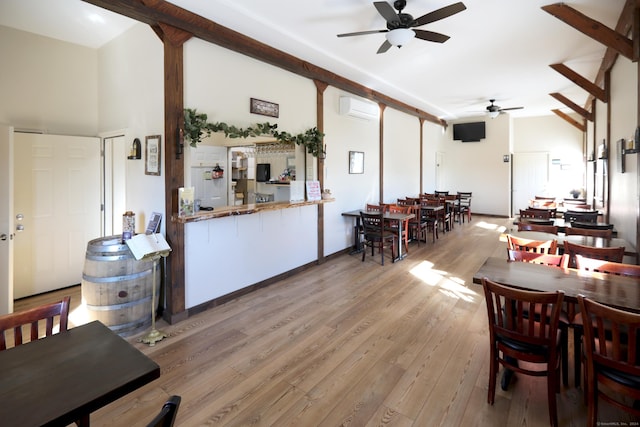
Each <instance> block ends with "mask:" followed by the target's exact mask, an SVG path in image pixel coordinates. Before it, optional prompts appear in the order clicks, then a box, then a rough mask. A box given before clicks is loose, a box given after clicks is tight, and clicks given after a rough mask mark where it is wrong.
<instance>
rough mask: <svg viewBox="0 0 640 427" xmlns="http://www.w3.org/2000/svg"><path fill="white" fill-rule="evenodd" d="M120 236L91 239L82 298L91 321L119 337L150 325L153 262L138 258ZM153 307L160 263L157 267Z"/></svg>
mask: <svg viewBox="0 0 640 427" xmlns="http://www.w3.org/2000/svg"><path fill="white" fill-rule="evenodd" d="M121 239H122V237H121V236H120V235H117V236H109V237H101V238H99V239H94V240H91V241H90V242H89V243H88V244H87V254H86V258H85V263H84V270H83V272H82V286H81V288H82V301H83V304H84V305H85V306H86V308H87V312H88V316H89V319H90V320H99V321H101V322H102V323H104V324H105V325H106V326H108V327H109V328H110V329H111V330H112V331H114V332H115V333H117V334H118V335H120V336H123V337H125V336H130V335H134V334H136V333H139V332H143V331H144V330H145V329H146V328H147V327H149V326H150V325H151V297H152V289H153V261H151V260H140V261H137V260H136V259H135V258H134V257H133V254H132V253H131V251H130V250H129V247H128V246H127V245H126V244H123V243H122V240H121ZM155 283H156V308H155V309H154V313H155V310H157V301H158V299H159V298H158V296H159V294H160V266H159V265H158V267H157V269H156V280H155Z"/></svg>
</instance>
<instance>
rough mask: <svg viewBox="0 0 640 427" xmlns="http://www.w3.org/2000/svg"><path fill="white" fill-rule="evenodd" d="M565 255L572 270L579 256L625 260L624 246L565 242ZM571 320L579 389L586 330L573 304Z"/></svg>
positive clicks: (575, 376) (575, 266)
mask: <svg viewBox="0 0 640 427" xmlns="http://www.w3.org/2000/svg"><path fill="white" fill-rule="evenodd" d="M564 253H565V254H567V255H569V267H570V268H577V266H578V265H577V257H578V255H580V256H583V257H586V258H592V259H597V260H600V261H607V262H617V263H621V262H622V261H623V260H624V246H615V247H608V248H596V247H593V246H585V245H579V244H577V243H571V242H564ZM569 320H570V321H571V328H572V329H573V353H574V378H575V384H576V387H577V386H579V385H580V371H581V369H580V367H581V363H582V359H581V357H580V348H581V344H582V334H583V329H584V328H583V324H582V323H583V320H582V315H581V314H580V312H578V313H575V304H571V306H570V307H569Z"/></svg>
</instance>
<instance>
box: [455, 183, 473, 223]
mask: <svg viewBox="0 0 640 427" xmlns="http://www.w3.org/2000/svg"><path fill="white" fill-rule="evenodd" d="M472 194H473V192H471V191H458V196H460V211H461V213H462V222H464V216H465V215H466V216H467V219H468V220H469V222H471V196H472Z"/></svg>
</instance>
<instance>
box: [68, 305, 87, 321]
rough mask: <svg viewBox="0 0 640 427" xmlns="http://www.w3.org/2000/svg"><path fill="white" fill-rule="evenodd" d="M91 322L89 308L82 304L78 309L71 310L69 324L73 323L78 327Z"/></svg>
mask: <svg viewBox="0 0 640 427" xmlns="http://www.w3.org/2000/svg"><path fill="white" fill-rule="evenodd" d="M90 321H91V320H90V319H89V312H88V310H87V307H86V306H85V305H84V303H83V304H80V305H79V306H78V307H77V308H76V309H74V310H71V312H70V313H69V323H72V324H74V325H76V326H80V325H84V324H85V323H89V322H90Z"/></svg>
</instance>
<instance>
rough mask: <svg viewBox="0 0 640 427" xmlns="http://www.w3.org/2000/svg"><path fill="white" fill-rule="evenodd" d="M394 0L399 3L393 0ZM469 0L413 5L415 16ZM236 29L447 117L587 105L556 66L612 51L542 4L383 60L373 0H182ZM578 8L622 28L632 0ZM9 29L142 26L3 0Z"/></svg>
mask: <svg viewBox="0 0 640 427" xmlns="http://www.w3.org/2000/svg"><path fill="white" fill-rule="evenodd" d="M389 1H390V3H392V1H391V0H389ZM456 1H457V0H407V7H406V8H405V10H404V13H409V14H411V15H413V17H414V18H418V17H419V16H421V15H423V14H425V13H428V12H431V11H433V10H436V9H439V8H441V7H444V6H447V5H449V4H451V3H455V2H456ZM170 2H171V3H174V4H176V5H178V6H180V7H183V8H185V9H188V10H190V11H192V12H194V13H197V14H199V15H202V16H204V17H206V18H208V19H210V20H212V21H215V22H217V23H219V24H221V25H223V26H225V27H228V28H231V29H233V30H235V31H238V32H241V33H243V34H246V35H247V36H249V37H252V38H254V39H256V40H259V41H261V42H263V43H266V44H268V45H271V46H273V47H275V48H277V49H280V50H282V51H284V52H287V53H290V54H292V55H294V56H296V57H299V58H301V59H304V60H306V61H307V62H310V63H312V64H314V65H317V66H320V67H322V68H325V69H327V70H329V71H332V72H334V73H336V74H338V75H341V76H343V77H346V78H348V79H351V80H353V81H356V82H358V83H360V84H362V85H365V86H367V87H370V88H372V89H374V90H376V91H378V92H381V93H383V94H385V95H388V96H391V97H393V98H396V99H398V100H400V101H403V102H405V103H407V104H409V105H412V106H414V107H417V108H419V109H422V110H424V111H427V112H429V113H431V114H433V115H435V116H438V117H441V118H443V119H445V120H454V119H457V118H464V117H468V116H472V115H479V114H481V113H482V112H483V111H484V109H485V107H486V106H487V105H488V103H489V102H488V100H489V99H490V98H495V99H496V100H497V101H496V104H498V105H500V106H502V107H514V106H524V107H525V108H524V109H522V110H516V111H512V112H511V113H510V114H511V115H512V116H514V117H523V116H539V115H547V114H552V113H551V111H550V110H551V109H554V108H559V109H561V110H564V111H566V112H570V110H569V109H567V108H566V107H565V106H564V105H563V104H561V103H560V102H558V101H556V100H555V99H554V98H552V97H551V96H549V93H551V92H560V93H562V94H563V95H565V96H566V97H568V98H569V99H571V100H572V101H574V102H575V103H577V104H578V105H584V103H585V101H586V99H587V93H586V92H585V91H583V90H582V89H580V88H579V87H577V86H576V85H575V84H573V83H572V82H571V81H569V80H568V79H566V78H565V77H563V76H561V75H560V74H558V73H557V72H556V71H554V70H552V69H551V68H550V67H549V64H554V63H564V64H565V65H567V66H569V67H570V68H571V69H573V70H575V71H576V72H578V73H580V74H581V75H583V76H584V77H586V78H588V79H590V80H593V79H595V76H596V73H597V71H598V67H599V65H600V63H601V60H602V57H603V55H604V52H605V48H604V46H603V45H601V44H599V43H598V42H595V41H593V40H592V39H590V38H589V37H587V36H585V35H583V34H582V33H580V32H578V31H577V30H575V29H573V28H571V27H569V26H568V25H567V24H565V23H564V22H562V21H560V20H559V19H557V18H555V17H553V16H551V15H550V14H548V13H547V12H545V11H543V10H542V9H541V6H544V5H548V4H552V3H554V2H555V1H554V0H526V1H523V0H463V2H464V4H465V5H466V7H467V10H465V11H463V12H460V13H458V14H456V15H453V16H450V17H448V18H445V19H443V20H441V21H437V22H434V23H431V24H428V25H425V26H423V27H420V28H421V29H426V30H430V31H435V32H439V33H443V34H446V35H448V36H450V37H451V38H450V39H449V40H448V41H446V42H445V43H443V44H439V43H432V42H427V41H423V40H419V39H414V40H412V41H411V42H410V43H409V44H407V45H405V46H403V47H402V48H401V49H398V48H395V47H394V48H391V49H390V50H389V51H388V52H386V53H384V54H376V51H377V49H378V47H379V46H380V45H381V44H382V42H383V41H384V40H385V39H384V34H371V35H363V36H356V37H348V38H338V37H336V35H337V34H339V33H348V32H355V31H365V30H377V29H385V28H386V26H385V21H384V19H383V18H382V17H381V16H380V15H379V14H378V12H377V11H376V9H375V8H374V6H373V1H372V0H315V1H301V0H269V1H264V0H207V1H202V0H170ZM566 3H567V4H568V5H569V6H571V7H573V8H575V9H577V10H578V11H580V12H582V13H584V14H585V15H587V16H589V17H591V18H593V19H595V20H597V21H599V22H601V23H603V24H605V25H607V26H608V27H610V28H615V25H616V23H617V20H618V18H619V16H620V13H621V11H622V8H623V6H624V3H625V0H570V1H567V2H566ZM0 25H4V26H9V27H14V28H18V29H21V30H25V31H31V32H34V33H38V34H41V35H46V36H49V37H53V38H57V39H61V40H65V41H69V42H72V43H78V44H81V45H86V46H90V47H94V48H97V47H99V46H101V45H102V44H104V43H106V42H107V41H109V40H110V39H111V38H113V37H115V36H117V35H118V34H120V33H121V32H122V31H125V30H126V29H127V28H129V27H130V26H131V25H133V21H131V20H129V19H127V18H123V17H120V16H118V15H115V14H113V13H110V12H107V11H104V10H102V9H100V8H97V7H95V6H92V5H89V4H87V3H84V2H82V1H80V0H2V1H1V2H0Z"/></svg>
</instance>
